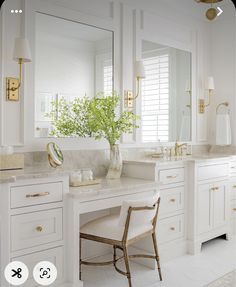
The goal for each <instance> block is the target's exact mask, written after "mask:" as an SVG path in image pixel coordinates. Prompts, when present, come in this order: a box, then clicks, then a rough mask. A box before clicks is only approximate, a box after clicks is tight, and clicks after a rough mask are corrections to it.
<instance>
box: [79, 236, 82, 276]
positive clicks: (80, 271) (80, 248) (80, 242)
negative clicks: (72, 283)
mask: <svg viewBox="0 0 236 287" xmlns="http://www.w3.org/2000/svg"><path fill="white" fill-rule="evenodd" d="M81 250H82V239H81V237H80V239H79V280H81V277H82V270H81V267H82V264H81V260H82V259H81Z"/></svg>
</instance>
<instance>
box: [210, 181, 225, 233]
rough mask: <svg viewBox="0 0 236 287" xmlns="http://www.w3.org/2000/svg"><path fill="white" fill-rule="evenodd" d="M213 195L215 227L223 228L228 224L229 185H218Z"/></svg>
mask: <svg viewBox="0 0 236 287" xmlns="http://www.w3.org/2000/svg"><path fill="white" fill-rule="evenodd" d="M212 193H213V227H214V228H217V227H220V226H223V225H225V224H226V222H227V217H228V216H227V212H228V210H227V209H228V200H229V198H228V191H227V185H226V184H224V183H217V184H215V185H214V188H213V189H212Z"/></svg>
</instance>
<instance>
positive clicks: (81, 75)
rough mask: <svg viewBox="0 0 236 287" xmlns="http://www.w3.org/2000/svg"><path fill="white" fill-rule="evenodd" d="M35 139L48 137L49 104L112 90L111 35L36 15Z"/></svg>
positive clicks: (73, 23)
mask: <svg viewBox="0 0 236 287" xmlns="http://www.w3.org/2000/svg"><path fill="white" fill-rule="evenodd" d="M35 26H36V31H35V136H36V137H48V136H49V135H50V132H51V130H52V125H51V122H50V119H49V118H48V117H47V114H48V113H49V112H50V111H51V108H52V101H59V100H60V99H62V98H64V99H65V100H66V101H73V100H74V99H75V98H78V97H79V98H81V97H84V96H85V95H86V96H87V97H89V98H91V97H94V96H95V95H96V94H97V93H98V92H104V93H105V94H111V93H112V91H113V44H112V43H113V32H112V31H108V30H104V29H100V28H97V27H93V26H89V25H85V24H81V23H78V22H72V21H68V20H65V19H61V18H57V17H54V16H49V15H45V14H41V13H36V24H35Z"/></svg>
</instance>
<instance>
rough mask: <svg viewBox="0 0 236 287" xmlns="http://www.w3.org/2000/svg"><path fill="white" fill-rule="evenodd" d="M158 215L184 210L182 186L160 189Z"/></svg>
mask: <svg viewBox="0 0 236 287" xmlns="http://www.w3.org/2000/svg"><path fill="white" fill-rule="evenodd" d="M160 193H161V203H160V215H161V216H162V215H164V214H167V213H170V212H175V211H178V210H181V209H183V208H184V186H180V187H175V188H170V189H161V191H160Z"/></svg>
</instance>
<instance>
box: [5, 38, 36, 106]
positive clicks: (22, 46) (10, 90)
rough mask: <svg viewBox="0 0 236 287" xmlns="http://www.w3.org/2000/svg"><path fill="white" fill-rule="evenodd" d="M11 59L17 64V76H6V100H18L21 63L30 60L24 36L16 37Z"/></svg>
mask: <svg viewBox="0 0 236 287" xmlns="http://www.w3.org/2000/svg"><path fill="white" fill-rule="evenodd" d="M13 60H15V61H17V62H18V64H19V69H20V71H19V73H20V74H19V78H12V77H7V78H6V97H7V100H8V101H19V98H20V96H19V89H20V86H21V84H22V70H23V64H24V63H27V62H31V52H30V47H29V42H28V40H27V39H25V38H16V39H15V47H14V53H13Z"/></svg>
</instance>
